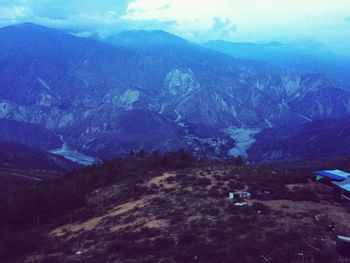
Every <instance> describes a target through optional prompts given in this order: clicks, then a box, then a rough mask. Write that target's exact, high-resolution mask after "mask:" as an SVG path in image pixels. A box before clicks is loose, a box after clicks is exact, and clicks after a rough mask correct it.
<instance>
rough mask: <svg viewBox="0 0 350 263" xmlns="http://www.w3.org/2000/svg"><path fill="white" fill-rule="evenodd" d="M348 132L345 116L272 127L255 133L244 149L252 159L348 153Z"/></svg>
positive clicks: (315, 157) (349, 138)
mask: <svg viewBox="0 0 350 263" xmlns="http://www.w3.org/2000/svg"><path fill="white" fill-rule="evenodd" d="M349 134H350V119H349V118H346V119H339V120H334V119H330V120H320V121H314V122H309V123H304V124H301V125H297V126H283V127H274V128H270V129H265V130H263V131H262V132H260V133H259V134H257V136H256V140H257V141H256V142H255V143H254V144H253V145H252V146H251V148H250V149H249V150H248V153H249V157H250V159H251V160H254V161H262V160H286V159H304V160H307V159H322V158H323V157H328V158H330V157H331V158H334V157H337V158H339V157H342V156H346V155H349V153H350V151H349V148H350V137H349ZM327 161H328V162H329V160H327V159H324V160H323V162H324V163H326V162H327Z"/></svg>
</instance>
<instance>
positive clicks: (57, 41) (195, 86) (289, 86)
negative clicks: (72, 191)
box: [0, 24, 350, 158]
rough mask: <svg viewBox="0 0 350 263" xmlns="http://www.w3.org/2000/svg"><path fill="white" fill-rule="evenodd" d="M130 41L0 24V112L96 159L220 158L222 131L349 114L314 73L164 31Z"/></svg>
mask: <svg viewBox="0 0 350 263" xmlns="http://www.w3.org/2000/svg"><path fill="white" fill-rule="evenodd" d="M132 34H134V35H137V32H133V33H132ZM140 34H141V33H140ZM152 34H154V37H155V39H157V37H159V36H158V35H159V32H158V31H156V32H152V31H151V32H149V33H148V38H150V39H151V38H152V36H153V35H152ZM123 37H124V38H125V39H126V40H127V41H126V40H125V41H121V40H120V39H121V38H123ZM141 39H142V37H141ZM167 39H168V41H165V40H167ZM130 41H133V44H127V45H126V44H125V43H130ZM137 41H140V40H139V38H137V37H131V36H130V33H128V32H124V33H123V34H122V35H121V36H119V37H117V38H114V40H113V41H112V40H109V43H103V42H102V41H98V40H93V39H87V38H79V37H76V36H73V35H70V34H67V33H65V32H62V31H58V30H53V29H49V28H45V27H42V26H36V25H33V24H21V25H16V26H9V27H4V28H1V29H0V50H1V53H0V118H4V119H11V120H16V121H20V122H27V123H32V124H39V125H41V126H42V127H44V128H46V129H49V130H52V131H54V132H55V133H56V134H57V135H61V136H63V138H64V141H65V142H66V143H67V145H68V146H69V147H70V148H71V149H74V150H77V151H79V152H81V153H83V154H85V155H89V156H94V157H98V158H111V157H116V156H121V155H126V154H127V153H128V152H129V151H130V150H139V149H141V148H144V149H145V150H147V151H152V150H159V151H168V150H173V149H178V148H185V149H188V150H190V151H192V152H194V153H196V154H197V155H206V156H209V157H221V158H222V157H225V156H227V153H228V152H229V151H230V149H232V148H233V147H234V145H235V141H234V139H232V138H231V136H230V135H232V134H229V133H227V132H225V131H227V129H231V130H232V128H240V129H251V128H254V129H264V128H268V127H270V126H280V125H286V124H298V123H303V122H309V121H313V120H319V119H325V118H329V117H333V118H337V117H344V116H346V115H348V114H349V112H350V92H349V91H347V90H344V89H341V88H339V87H338V86H337V85H336V84H334V83H333V81H332V80H330V79H328V78H327V77H326V76H325V75H323V74H311V73H310V74H308V73H304V74H297V73H291V72H288V71H285V70H280V69H278V68H276V67H274V66H270V65H268V64H265V63H260V62H254V61H248V60H239V59H235V58H232V57H230V56H228V55H224V54H220V53H218V52H216V51H212V50H209V49H205V48H203V47H201V46H198V45H196V44H193V43H191V42H188V41H186V40H183V39H181V38H178V37H176V36H173V35H170V34H168V33H165V32H163V33H162V41H159V42H157V43H158V44H157V45H153V44H152V41H150V42H148V43H147V47H146V48H143V49H142V48H139V47H140V45H141V43H140V42H137ZM231 152H232V150H231Z"/></svg>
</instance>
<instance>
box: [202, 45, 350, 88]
mask: <svg viewBox="0 0 350 263" xmlns="http://www.w3.org/2000/svg"><path fill="white" fill-rule="evenodd" d="M203 46H204V47H207V48H210V49H213V50H216V51H219V52H222V53H226V54H229V55H231V56H233V57H236V58H240V59H252V60H257V61H264V62H267V63H271V64H273V65H276V66H280V67H283V68H287V69H294V70H297V71H301V72H302V71H304V72H323V73H326V74H328V75H329V77H331V78H332V79H334V80H335V81H337V82H338V83H339V84H340V85H342V86H344V87H345V88H347V89H350V57H346V56H340V55H337V54H334V53H332V52H330V51H328V50H326V49H325V48H323V47H322V46H318V45H316V44H314V45H312V44H311V45H307V44H304V45H302V44H300V45H297V44H296V45H287V44H282V43H279V42H271V43H267V44H255V43H240V42H237V43H236V42H227V41H222V40H215V41H210V42H207V43H205V44H203Z"/></svg>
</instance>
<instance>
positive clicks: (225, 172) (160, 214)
mask: <svg viewBox="0 0 350 263" xmlns="http://www.w3.org/2000/svg"><path fill="white" fill-rule="evenodd" d="M138 156H139V157H136V156H135V157H132V158H129V159H127V160H114V161H108V162H105V163H104V164H101V165H99V166H94V167H90V168H85V169H83V170H81V171H78V172H76V173H72V174H70V175H69V176H68V177H66V178H64V179H62V180H60V181H58V182H56V183H55V184H50V183H49V182H42V184H43V185H42V186H40V185H39V186H38V188H37V189H36V190H34V191H33V190H30V191H29V192H27V195H26V200H28V201H26V202H25V204H27V206H29V207H33V208H36V209H31V210H28V211H27V210H24V211H23V209H24V208H23V204H22V202H24V200H22V199H21V197H20V196H18V195H17V198H13V199H11V202H12V203H11V204H17V205H18V206H17V210H13V211H1V209H3V207H4V199H1V201H0V202H2V204H3V205H2V206H0V211H1V212H2V215H3V216H2V218H1V219H0V221H1V223H2V226H3V225H4V224H5V225H7V230H6V231H5V232H3V233H4V235H3V236H2V238H1V240H0V242H2V243H1V244H2V245H1V246H0V255H1V256H2V259H3V260H2V262H6V263H12V262H28V263H29V262H31V263H33V262H35V263H36V262H87V263H88V262H233V261H239V262H349V259H347V258H345V257H343V256H341V255H340V254H338V253H337V252H336V244H335V237H336V234H342V235H349V234H350V225H349V221H348V217H349V209H348V208H347V207H346V206H344V205H343V204H340V203H337V202H335V201H334V199H333V192H332V190H331V188H328V187H327V186H324V185H320V184H317V183H315V182H314V178H313V177H312V174H310V173H304V172H302V171H295V170H294V171H293V170H286V169H275V168H270V167H262V166H241V165H239V164H241V163H238V162H236V165H234V163H232V164H223V163H217V162H213V161H204V160H202V161H196V160H194V159H192V158H191V157H190V156H188V155H186V154H185V153H184V152H179V153H168V154H166V155H164V156H156V155H138ZM83 182H84V183H83ZM77 186H79V187H77ZM41 187H43V188H45V191H42V190H41ZM48 190H49V191H48ZM230 191H248V192H250V193H251V194H252V196H251V198H250V199H236V200H229V199H228V193H229V192H230ZM37 197H39V198H42V199H40V200H42V201H39V200H38V199H37ZM72 198H73V199H72ZM5 200H6V199H5ZM43 200H45V201H43ZM72 200H74V202H72ZM32 201H33V202H32ZM242 202H243V203H242ZM5 204H8V203H6V202H5ZM19 204H22V205H19ZM38 205H40V207H39V206H38ZM52 206H54V208H52ZM29 211H31V212H29ZM9 218H10V219H11V220H9ZM330 221H334V222H335V225H336V231H335V233H332V232H330V231H329V230H328V228H327V226H328V224H329V222H330ZM18 225H20V226H21V227H20V228H18V227H16V226H18ZM12 228H13V230H11V229H12ZM13 231H14V232H13ZM11 233H12V234H11ZM14 244H15V245H14ZM276 244H278V245H276ZM252 247H254V249H253V250H252V249H251V248H252Z"/></svg>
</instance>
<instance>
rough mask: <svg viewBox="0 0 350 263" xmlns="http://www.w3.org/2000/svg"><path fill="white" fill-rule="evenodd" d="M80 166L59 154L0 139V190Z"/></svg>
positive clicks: (39, 179) (30, 182)
mask: <svg viewBox="0 0 350 263" xmlns="http://www.w3.org/2000/svg"><path fill="white" fill-rule="evenodd" d="M78 168H80V166H79V165H78V164H76V163H74V162H72V161H69V160H67V159H65V158H63V157H61V156H58V155H54V154H50V153H47V152H44V151H41V150H37V149H34V148H30V147H28V146H25V145H23V144H19V143H13V142H7V141H0V190H2V191H3V190H4V189H11V188H15V187H18V186H19V185H22V184H36V183H38V182H40V181H41V180H43V178H56V177H57V176H59V175H62V174H64V173H66V172H68V171H71V170H74V169H78Z"/></svg>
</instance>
